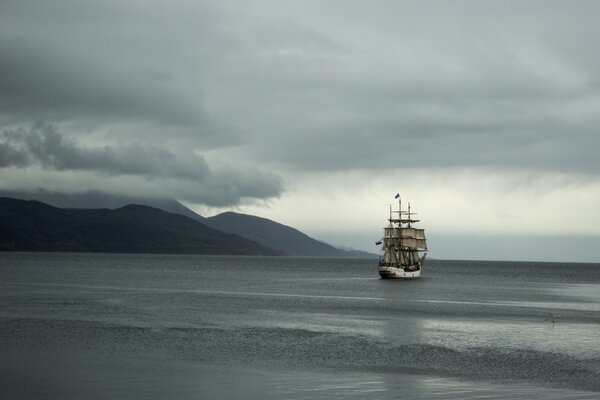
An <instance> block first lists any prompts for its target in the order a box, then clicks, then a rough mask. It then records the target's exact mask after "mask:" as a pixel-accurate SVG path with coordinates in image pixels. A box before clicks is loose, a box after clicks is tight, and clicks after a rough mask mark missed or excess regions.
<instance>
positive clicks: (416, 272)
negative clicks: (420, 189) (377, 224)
mask: <svg viewBox="0 0 600 400" xmlns="http://www.w3.org/2000/svg"><path fill="white" fill-rule="evenodd" d="M396 199H398V210H393V209H392V206H391V205H390V217H389V219H388V221H389V224H388V226H387V227H385V228H383V237H382V238H381V239H380V240H378V241H377V242H376V243H375V244H376V245H381V249H382V250H383V254H382V256H381V258H380V259H379V276H381V278H383V279H414V278H418V277H419V276H421V268H422V267H423V262H424V261H425V257H426V256H427V241H426V239H425V229H420V228H415V227H414V226H413V225H414V224H416V223H417V222H419V220H418V219H413V215H415V214H416V213H415V212H412V211H411V210H410V203H408V208H407V209H406V210H402V199H401V198H400V195H399V194H397V195H396Z"/></svg>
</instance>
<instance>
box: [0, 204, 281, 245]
mask: <svg viewBox="0 0 600 400" xmlns="http://www.w3.org/2000/svg"><path fill="white" fill-rule="evenodd" d="M0 249H1V250H14V251H21V250H24V251H84V252H115V253H177V254H231V255H281V252H280V251H277V250H273V249H270V248H267V247H265V246H263V245H260V244H258V243H256V242H253V241H251V240H248V239H245V238H242V237H240V236H238V235H235V234H227V233H223V232H220V231H218V230H215V229H213V228H210V227H208V226H206V225H204V224H202V223H200V222H198V221H195V220H193V219H191V218H188V217H186V216H183V215H178V214H173V213H168V212H165V211H163V210H159V209H156V208H152V207H148V206H142V205H133V204H132V205H127V206H125V207H121V208H118V209H115V210H110V209H63V208H58V207H54V206H50V205H47V204H44V203H41V202H38V201H25V200H18V199H12V198H0Z"/></svg>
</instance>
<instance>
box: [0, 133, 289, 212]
mask: <svg viewBox="0 0 600 400" xmlns="http://www.w3.org/2000/svg"><path fill="white" fill-rule="evenodd" d="M0 168H1V169H4V174H5V175H6V174H7V173H10V174H12V175H13V176H17V175H20V174H23V173H24V172H26V173H27V174H29V175H30V176H29V177H28V178H27V179H26V180H25V182H29V183H34V182H35V186H33V188H35V189H39V188H43V186H42V185H43V179H36V178H35V177H34V176H35V175H39V176H40V177H42V176H44V177H46V178H47V177H49V176H53V177H52V179H51V180H52V181H54V182H60V185H61V186H62V187H61V189H62V190H66V191H69V192H70V191H76V192H79V193H81V192H86V191H89V190H104V191H113V192H114V191H116V192H119V193H123V194H129V195H139V194H140V193H139V192H140V191H141V192H142V194H144V195H148V196H151V197H170V196H175V197H177V198H180V199H181V200H187V201H192V202H200V203H205V204H209V205H213V206H226V205H232V204H237V203H238V202H239V201H240V200H241V199H242V198H250V199H264V198H269V197H274V196H278V195H279V194H280V192H281V190H282V184H281V179H280V178H279V177H277V176H275V175H272V174H265V173H261V172H260V171H258V170H254V169H252V170H250V171H244V170H235V169H217V170H213V169H211V168H210V167H209V165H208V163H207V162H206V160H205V159H204V158H203V157H201V156H199V155H197V154H195V153H193V152H191V151H183V150H179V151H178V152H177V153H174V152H172V151H170V150H168V149H166V148H164V147H161V148H157V147H149V146H144V145H141V144H131V143H129V144H122V145H119V146H115V145H103V146H96V147H89V146H88V147H85V146H82V145H80V144H78V143H77V142H75V141H73V140H71V139H67V138H65V137H64V136H63V135H61V133H60V132H58V130H57V128H56V127H55V126H53V125H50V124H47V123H42V122H38V123H35V124H33V125H31V126H29V127H18V128H13V129H5V130H3V131H1V132H0ZM61 173H68V174H64V176H61ZM31 175H33V176H31ZM90 175H91V176H93V179H89V176H90ZM86 178H87V179H86ZM69 180H72V181H73V188H69V185H68V182H69ZM4 181H5V182H4V183H5V185H4V186H6V187H3V189H11V188H12V187H11V185H10V184H8V185H7V183H11V182H12V184H18V183H19V182H23V181H22V180H17V181H16V182H15V181H14V179H9V178H5V179H4ZM75 188H77V189H76V190H74V189H75ZM127 188H129V190H132V192H129V193H127ZM19 189H21V190H23V189H26V187H20V188H19ZM165 189H166V190H165Z"/></svg>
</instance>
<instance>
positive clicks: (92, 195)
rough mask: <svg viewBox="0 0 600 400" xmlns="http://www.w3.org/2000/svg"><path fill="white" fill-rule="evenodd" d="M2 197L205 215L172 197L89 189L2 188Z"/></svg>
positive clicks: (72, 205)
mask: <svg viewBox="0 0 600 400" xmlns="http://www.w3.org/2000/svg"><path fill="white" fill-rule="evenodd" d="M0 197H11V198H15V199H21V200H37V201H40V202H42V203H46V204H49V205H51V206H54V207H58V208H88V209H91V208H109V209H115V208H120V207H125V206H126V205H129V204H143V205H146V206H150V207H154V208H158V209H161V210H163V211H167V212H170V213H174V214H180V215H185V216H186V217H189V218H192V219H194V220H196V221H200V222H202V221H203V220H204V217H202V216H201V215H199V214H197V213H195V212H194V211H192V210H190V209H189V208H187V207H186V206H184V205H183V204H181V203H180V202H178V201H177V200H175V199H172V198H166V197H165V198H151V197H138V196H124V195H119V194H113V193H107V192H99V191H89V192H84V193H60V192H50V191H47V190H37V191H33V192H21V191H15V190H0Z"/></svg>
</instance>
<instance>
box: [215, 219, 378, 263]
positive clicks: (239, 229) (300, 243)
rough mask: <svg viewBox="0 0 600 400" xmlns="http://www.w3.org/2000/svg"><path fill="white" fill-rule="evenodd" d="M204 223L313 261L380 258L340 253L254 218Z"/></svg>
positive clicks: (332, 248) (299, 233) (310, 239)
mask: <svg viewBox="0 0 600 400" xmlns="http://www.w3.org/2000/svg"><path fill="white" fill-rule="evenodd" d="M204 223H205V224H206V225H208V226H210V227H212V228H215V229H218V230H220V231H223V232H227V233H235V234H237V235H240V236H242V237H245V238H247V239H251V240H253V241H255V242H257V243H260V244H262V245H263V246H266V247H270V248H272V249H277V250H280V251H282V252H283V253H284V254H287V255H290V256H312V257H360V258H363V257H368V258H370V257H376V255H374V254H370V253H366V252H359V251H356V250H344V249H337V248H335V247H333V246H330V245H328V244H327V243H323V242H321V241H318V240H316V239H313V238H311V237H309V236H308V235H306V234H304V233H302V232H300V231H299V230H297V229H294V228H292V227H289V226H286V225H283V224H280V223H277V222H274V221H271V220H270V219H266V218H260V217H256V216H253V215H247V214H238V213H234V212H225V213H222V214H219V215H215V216H214V217H208V218H206V219H205V220H204Z"/></svg>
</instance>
